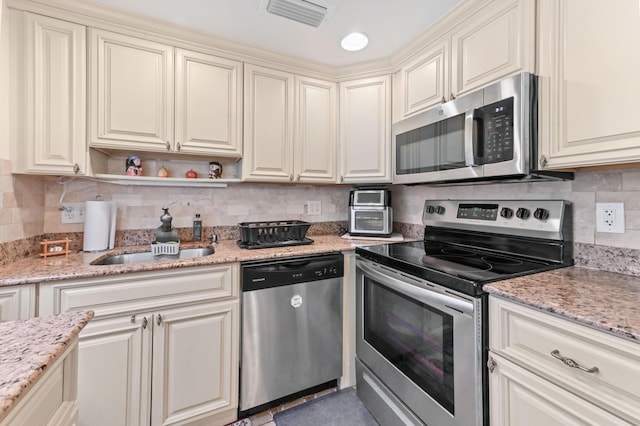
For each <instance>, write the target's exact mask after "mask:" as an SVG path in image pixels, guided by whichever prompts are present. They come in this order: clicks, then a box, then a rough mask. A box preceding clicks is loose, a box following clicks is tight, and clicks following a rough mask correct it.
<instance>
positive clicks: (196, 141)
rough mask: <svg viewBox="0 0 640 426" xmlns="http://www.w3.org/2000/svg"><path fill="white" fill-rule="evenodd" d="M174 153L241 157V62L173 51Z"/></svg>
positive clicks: (179, 50) (184, 51)
mask: <svg viewBox="0 0 640 426" xmlns="http://www.w3.org/2000/svg"><path fill="white" fill-rule="evenodd" d="M175 111H176V119H175V149H176V151H179V152H183V153H188V154H213V155H224V156H234V157H240V156H242V62H237V61H231V60H228V59H223V58H218V57H215V56H211V55H205V54H202V53H197V52H190V51H187V50H182V49H177V50H176V109H175Z"/></svg>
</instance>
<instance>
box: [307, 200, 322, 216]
mask: <svg viewBox="0 0 640 426" xmlns="http://www.w3.org/2000/svg"><path fill="white" fill-rule="evenodd" d="M321 212H322V203H321V202H320V201H307V214H308V215H319V214H320V213H321Z"/></svg>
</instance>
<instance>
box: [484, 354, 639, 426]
mask: <svg viewBox="0 0 640 426" xmlns="http://www.w3.org/2000/svg"><path fill="white" fill-rule="evenodd" d="M490 360H492V361H493V362H494V370H493V371H492V372H491V373H490V376H489V395H490V402H489V406H490V418H491V425H492V426H529V425H545V426H585V425H590V426H601V425H612V426H613V425H631V423H627V422H625V421H624V420H622V419H620V418H618V417H615V416H613V415H612V414H609V413H608V412H606V411H604V410H602V409H600V408H598V407H596V406H595V405H592V404H590V403H588V402H587V401H584V400H582V399H581V398H579V397H577V396H575V395H574V394H573V393H571V392H568V391H566V390H564V389H562V388H560V387H558V386H555V385H553V384H551V383H549V382H547V381H546V380H544V379H542V378H540V377H539V376H537V375H535V374H533V373H530V372H528V371H527V370H525V369H524V368H522V367H518V366H517V365H515V364H513V363H511V362H510V361H507V360H506V359H504V358H502V357H500V356H499V355H496V354H490ZM490 362H491V361H490Z"/></svg>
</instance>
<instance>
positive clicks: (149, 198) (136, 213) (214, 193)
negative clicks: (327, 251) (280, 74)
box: [44, 178, 349, 233]
mask: <svg viewBox="0 0 640 426" xmlns="http://www.w3.org/2000/svg"><path fill="white" fill-rule="evenodd" d="M65 186H66V193H65V196H64V201H65V202H77V201H87V200H93V199H95V197H96V196H97V195H100V196H102V198H103V199H105V200H113V201H116V203H117V205H118V220H117V226H116V227H117V229H119V230H123V229H154V228H157V227H158V226H160V216H161V215H162V207H168V208H169V212H170V213H171V215H172V216H173V218H174V220H173V224H174V226H176V227H190V226H192V221H193V216H194V215H195V213H200V216H201V217H202V220H203V226H205V227H206V226H235V225H237V224H238V223H239V222H250V221H259V220H285V219H286V220H293V219H297V220H305V221H308V222H333V221H344V220H346V219H347V207H348V206H347V204H348V194H349V187H344V186H311V185H277V184H250V183H243V184H229V186H228V187H227V188H171V187H168V188H167V187H150V186H121V185H114V184H109V183H102V182H98V181H94V180H86V179H76V180H73V181H71V182H68V183H66V184H65V185H62V184H60V183H58V180H57V179H55V178H47V179H46V182H45V192H46V196H45V215H44V227H45V232H50V233H60V232H80V231H82V230H83V225H82V224H74V225H70V224H64V225H63V224H61V216H60V211H59V210H58V206H59V203H60V198H61V196H62V193H63V191H64V187H65ZM307 201H320V202H321V214H320V215H312V216H310V215H308V214H307V213H306V203H307Z"/></svg>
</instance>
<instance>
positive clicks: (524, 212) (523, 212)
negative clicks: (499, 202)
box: [516, 207, 531, 220]
mask: <svg viewBox="0 0 640 426" xmlns="http://www.w3.org/2000/svg"><path fill="white" fill-rule="evenodd" d="M529 216H531V212H530V211H529V209H525V208H524V207H518V210H516V217H517V218H519V219H524V220H527V219H529Z"/></svg>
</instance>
